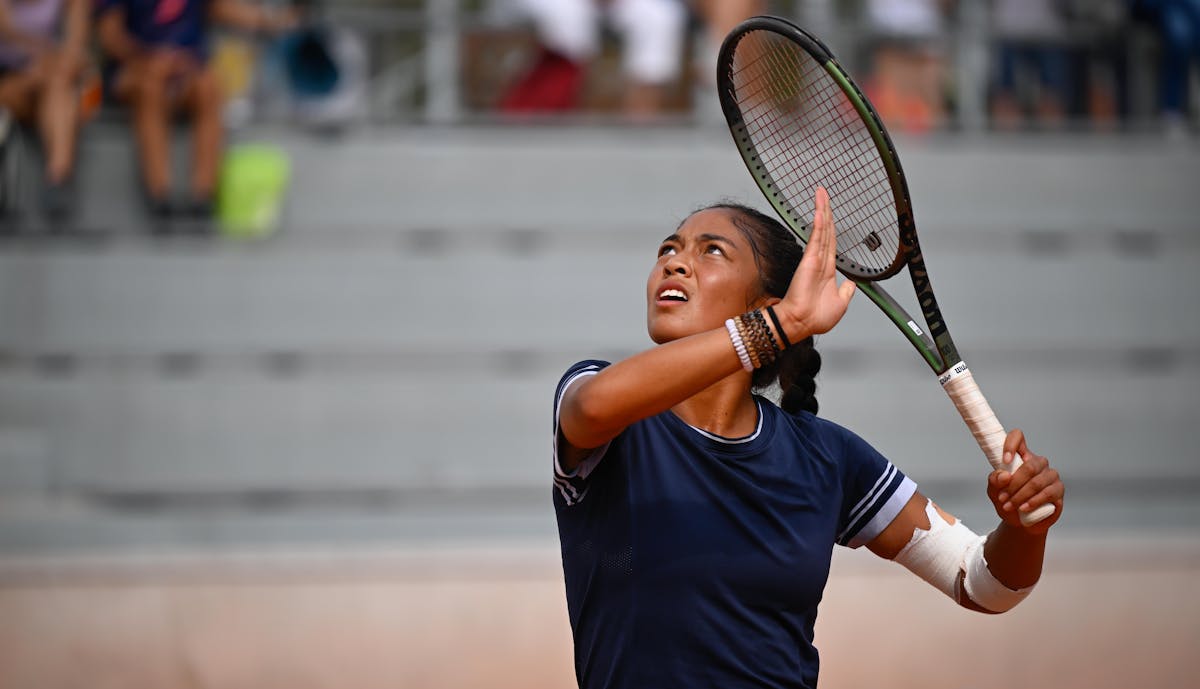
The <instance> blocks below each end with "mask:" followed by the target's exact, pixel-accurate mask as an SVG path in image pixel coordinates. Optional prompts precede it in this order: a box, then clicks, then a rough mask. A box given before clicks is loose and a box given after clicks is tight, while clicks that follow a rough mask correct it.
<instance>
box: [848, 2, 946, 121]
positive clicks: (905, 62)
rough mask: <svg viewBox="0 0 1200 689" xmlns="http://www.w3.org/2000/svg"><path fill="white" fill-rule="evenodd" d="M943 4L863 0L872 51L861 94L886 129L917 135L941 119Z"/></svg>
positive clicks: (942, 105)
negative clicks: (872, 45) (867, 99)
mask: <svg viewBox="0 0 1200 689" xmlns="http://www.w3.org/2000/svg"><path fill="white" fill-rule="evenodd" d="M949 4H950V2H949V0H867V2H866V5H865V10H866V22H867V27H868V31H869V32H870V34H871V36H872V38H873V42H874V50H873V51H872V69H871V76H870V77H869V78H868V80H867V86H866V90H867V96H868V97H869V98H870V99H871V102H872V103H874V104H875V107H876V109H877V110H878V111H879V116H880V117H881V118H883V120H884V121H885V122H887V124H888V125H889V126H892V127H896V128H898V129H902V130H908V131H914V132H921V131H926V130H928V129H929V128H931V127H933V126H936V125H938V124H940V123H941V122H942V120H943V119H944V117H945V91H944V89H945V75H944V72H945V69H944V62H945V60H944V47H943V45H942V44H943V41H944V36H945V26H944V24H945V16H944V15H945V10H946V9H947V6H948V5H949Z"/></svg>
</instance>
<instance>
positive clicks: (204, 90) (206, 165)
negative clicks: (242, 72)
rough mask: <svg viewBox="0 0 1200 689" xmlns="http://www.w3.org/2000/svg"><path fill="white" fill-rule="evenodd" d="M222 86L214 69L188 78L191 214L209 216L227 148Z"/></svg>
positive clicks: (185, 97) (184, 96) (185, 95)
mask: <svg viewBox="0 0 1200 689" xmlns="http://www.w3.org/2000/svg"><path fill="white" fill-rule="evenodd" d="M222 101H223V97H222V93H221V85H220V83H219V82H218V80H217V76H216V73H215V72H214V71H213V69H212V67H211V66H207V65H206V66H204V67H202V68H200V69H199V70H198V71H196V72H194V73H193V74H191V75H190V76H189V77H188V80H187V83H186V85H185V87H184V89H183V92H182V105H183V107H184V109H185V110H186V111H187V112H188V113H189V115H190V116H191V119H192V178H191V190H190V198H189V200H188V209H187V210H188V212H189V213H191V214H193V215H203V216H207V215H209V214H210V213H211V210H212V200H213V194H214V192H215V191H216V188H217V171H218V167H219V166H220V161H221V151H222V149H223V147H224V133H225V130H224V128H223V127H222V124H221V107H222Z"/></svg>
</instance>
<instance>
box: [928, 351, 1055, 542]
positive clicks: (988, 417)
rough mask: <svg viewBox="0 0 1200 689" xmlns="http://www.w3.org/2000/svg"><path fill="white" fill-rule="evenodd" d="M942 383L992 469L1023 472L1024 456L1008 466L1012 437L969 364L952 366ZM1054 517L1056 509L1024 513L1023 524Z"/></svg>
mask: <svg viewBox="0 0 1200 689" xmlns="http://www.w3.org/2000/svg"><path fill="white" fill-rule="evenodd" d="M939 380H940V381H941V383H942V387H943V388H944V389H945V390H946V394H947V395H949V396H950V400H951V401H953V402H954V407H955V408H956V409H958V413H959V414H960V415H961V416H962V418H963V421H965V422H967V428H969V429H971V435H973V436H975V442H977V443H979V449H981V450H983V455H984V456H985V457H987V460H988V463H989V464H991V465H992V468H993V469H1003V470H1004V471H1007V472H1009V473H1013V472H1015V471H1016V470H1017V469H1019V468H1021V464H1022V461H1021V457H1020V455H1014V456H1013V461H1012V464H1005V463H1004V438H1005V436H1006V435H1008V434H1007V433H1005V431H1004V426H1001V425H1000V420H999V419H997V418H996V413H995V412H993V411H992V407H991V405H989V404H988V403H987V400H986V399H984V397H983V393H982V392H980V391H979V386H978V385H977V384H976V383H975V377H974V376H972V375H971V371H970V370H969V369H968V368H967V366H966V364H964V363H962V362H961V361H960V362H958V363H957V364H955V365H954V366H951V367H950V370H949V371H947V372H946V373H944V374H942V376H941V378H940V379H939ZM1052 514H1054V505H1042V506H1041V507H1039V508H1037V509H1036V510H1033V511H1032V512H1022V513H1020V517H1021V523H1022V524H1024V525H1026V526H1031V525H1033V524H1036V523H1038V522H1040V521H1042V520H1043V519H1045V518H1046V517H1049V516H1050V515H1052Z"/></svg>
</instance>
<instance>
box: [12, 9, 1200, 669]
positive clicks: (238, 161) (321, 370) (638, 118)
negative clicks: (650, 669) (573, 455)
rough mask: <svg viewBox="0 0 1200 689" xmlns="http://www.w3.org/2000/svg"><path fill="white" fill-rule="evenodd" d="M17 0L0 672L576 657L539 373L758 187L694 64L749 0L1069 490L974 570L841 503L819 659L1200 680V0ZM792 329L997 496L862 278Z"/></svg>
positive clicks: (958, 477)
mask: <svg viewBox="0 0 1200 689" xmlns="http://www.w3.org/2000/svg"><path fill="white" fill-rule="evenodd" d="M39 3H40V4H42V5H45V4H46V3H45V2H42V0H0V8H2V9H4V12H3V13H0V105H3V107H4V110H3V111H0V134H2V136H0V139H2V140H3V143H2V145H0V156H2V158H0V162H2V165H0V209H2V211H3V214H2V216H0V688H2V689H47V688H49V689H57V688H59V687H62V688H66V687H77V686H81V685H83V684H87V685H88V686H91V687H95V688H105V687H112V688H124V687H129V688H135V689H142V688H150V687H197V688H210V687H211V688H239V689H240V688H243V687H245V688H247V689H248V688H251V687H253V688H255V689H262V688H271V687H288V688H289V689H297V688H306V687H313V688H324V687H339V688H354V689H359V688H373V687H439V688H440V687H488V688H491V687H496V688H500V687H522V688H529V689H532V688H539V689H540V688H543V687H544V688H546V689H550V688H558V687H570V686H574V679H573V669H572V667H573V666H572V656H571V652H572V651H571V641H570V629H569V626H568V624H567V618H566V606H565V602H564V599H563V584H562V574H561V568H560V561H559V559H558V551H557V538H556V532H555V525H554V515H553V510H552V507H551V502H550V495H551V487H550V480H549V477H550V431H551V396H552V394H553V393H552V391H553V389H554V385H555V383H556V382H557V380H558V378H559V376H560V375H561V373H562V372H563V371H564V370H565V369H566V367H567V366H569V365H570V364H571V363H573V362H575V361H577V360H580V359H584V358H592V357H596V358H608V359H616V358H619V357H623V356H626V355H628V354H630V353H632V352H635V351H638V350H640V349H643V348H645V347H647V346H649V344H650V343H649V340H648V338H647V337H646V335H645V332H644V313H645V312H644V309H645V305H644V295H643V290H644V285H645V276H646V274H647V271H648V270H649V268H650V266H651V264H652V262H653V260H654V252H655V250H656V248H657V245H658V242H659V241H660V240H661V238H662V237H663V236H665V235H666V234H668V233H669V232H670V231H671V230H672V229H673V228H674V227H675V225H676V224H677V223H678V222H679V221H680V220H682V219H683V218H684V217H685V216H686V215H687V214H688V213H689V212H690V211H692V210H694V209H695V208H697V207H699V206H701V205H703V204H706V203H709V202H713V201H716V200H718V199H726V198H728V199H734V200H739V201H743V202H746V203H750V204H751V205H754V206H757V207H760V208H766V205H765V203H763V202H762V200H761V198H760V195H759V193H758V191H757V189H756V188H755V187H754V186H753V184H752V183H751V180H750V177H749V175H748V174H747V173H746V171H745V169H744V166H743V165H742V163H741V161H740V158H739V156H738V154H737V153H736V151H735V149H734V147H733V146H732V143H731V141H730V139H729V134H728V132H727V130H726V128H725V126H724V122H723V118H722V116H721V114H720V111H719V108H718V106H717V102H716V95H715V84H714V81H715V79H714V71H715V55H716V50H717V45H718V44H719V40H720V38H721V37H723V36H724V35H725V33H726V32H728V30H729V29H730V28H731V27H732V26H733V25H735V24H736V23H737V22H738V21H740V20H741V19H742V18H744V17H746V16H749V15H750V14H754V13H760V12H770V13H773V14H778V15H781V16H785V17H789V18H792V19H794V20H795V21H797V22H798V23H800V24H801V25H802V26H805V27H806V28H809V29H810V30H812V31H813V32H815V33H816V34H817V35H819V36H821V37H822V38H823V39H824V40H825V42H826V43H827V44H828V45H829V46H830V47H831V48H832V50H833V51H834V52H835V54H837V55H838V56H839V57H840V59H841V61H842V62H843V63H844V64H845V65H846V66H847V68H848V69H849V71H850V72H851V74H853V75H855V77H856V79H857V80H858V81H859V82H860V83H861V84H862V85H863V87H864V89H865V90H866V91H867V92H868V94H869V95H870V97H871V98H872V99H873V101H874V102H875V104H876V106H877V107H878V109H879V110H880V112H881V114H882V116H883V117H884V118H885V119H886V120H887V121H888V123H889V126H890V128H891V130H892V132H893V136H894V138H895V139H896V143H897V147H898V149H899V152H900V156H901V159H902V160H903V163H904V166H905V169H906V171H907V174H908V177H909V184H910V187H911V192H912V197H913V204H914V209H915V215H916V218H917V224H918V226H919V227H920V231H921V235H922V237H923V240H924V241H923V244H924V245H925V251H926V259H927V261H928V263H929V265H930V272H931V276H932V278H933V280H934V284H935V286H936V289H937V293H938V296H939V299H940V301H941V304H942V307H943V309H944V310H945V312H946V313H947V315H948V319H949V323H950V324H951V325H952V329H953V332H954V334H955V337H956V340H957V341H958V343H959V345H960V348H961V349H962V350H963V352H964V353H965V354H966V357H967V361H968V363H969V364H970V365H971V368H972V370H973V371H974V373H975V375H976V378H977V380H978V381H979V382H980V384H981V386H982V388H983V389H984V391H985V392H986V393H987V394H988V396H989V399H990V401H991V402H992V405H993V407H994V408H995V409H996V411H997V413H998V415H999V416H1000V418H1001V420H1002V421H1003V422H1004V423H1005V424H1007V425H1009V426H1010V427H1014V426H1016V427H1021V428H1023V429H1024V430H1025V431H1026V433H1027V435H1028V436H1029V439H1030V444H1031V446H1032V447H1033V448H1034V449H1035V450H1037V451H1038V452H1040V453H1042V454H1045V455H1047V456H1049V457H1050V458H1051V461H1052V462H1053V463H1054V464H1055V465H1057V467H1058V468H1059V469H1060V470H1061V471H1062V473H1063V475H1064V477H1065V481H1066V485H1067V489H1068V495H1067V503H1066V510H1065V515H1064V517H1063V520H1062V521H1061V522H1060V523H1059V524H1058V525H1057V526H1056V527H1055V530H1054V532H1053V533H1052V536H1051V544H1050V546H1051V552H1050V554H1049V556H1048V560H1047V565H1046V574H1045V576H1044V579H1043V582H1042V583H1041V585H1040V586H1039V588H1038V590H1037V591H1036V592H1035V594H1034V595H1033V596H1032V598H1031V599H1030V600H1029V601H1028V602H1026V603H1025V604H1024V605H1023V606H1022V607H1020V608H1018V609H1016V610H1015V611H1013V612H1012V613H1010V614H1007V615H1004V616H999V617H988V616H980V615H974V614H971V613H967V612H966V611H963V610H961V609H958V608H956V607H955V606H954V605H953V604H951V603H950V602H949V601H947V600H945V599H944V597H943V596H941V594H939V593H937V592H936V591H934V590H932V589H931V588H930V587H928V586H927V585H926V584H924V583H923V582H921V581H919V580H917V579H916V578H915V577H913V576H912V575H910V574H909V573H907V572H906V571H904V570H902V569H901V568H899V567H897V566H895V565H892V564H890V563H885V562H881V561H878V560H877V559H876V558H874V557H873V556H871V555H870V554H869V553H865V552H849V551H844V550H842V549H839V552H837V553H836V554H835V557H834V567H833V573H832V575H831V580H830V584H829V587H828V589H827V592H826V599H825V603H824V605H823V606H822V613H821V619H820V622H819V624H818V636H817V644H818V647H819V648H820V649H821V651H822V654H823V658H824V662H823V667H822V670H823V672H822V686H823V687H832V688H834V689H836V688H838V687H863V686H886V687H922V688H928V687H945V688H947V689H960V688H961V689H981V688H990V687H1012V686H1023V687H1029V688H1041V687H1047V688H1048V687H1055V688H1063V687H1089V688H1091V689H1094V688H1097V687H1131V686H1132V687H1164V688H1165V687H1172V688H1174V687H1179V688H1183V687H1193V686H1195V679H1194V676H1193V673H1191V672H1188V668H1189V661H1191V660H1192V656H1193V655H1194V653H1195V649H1196V648H1198V647H1200V593H1197V591H1196V588H1195V583H1196V581H1197V577H1198V576H1200V501H1198V500H1197V498H1196V494H1197V492H1198V491H1200V461H1198V460H1200V457H1198V456H1197V454H1198V453H1197V451H1196V449H1195V446H1194V445H1193V444H1192V442H1191V440H1190V438H1191V437H1192V435H1193V433H1194V432H1195V429H1196V428H1197V427H1198V426H1200V325H1198V321H1200V319H1198V318H1197V316H1198V315H1200V314H1198V313H1197V307H1196V298H1197V296H1198V295H1200V277H1198V275H1200V271H1198V270H1197V269H1198V268H1200V220H1198V219H1197V218H1198V216H1200V193H1198V192H1200V183H1198V180H1200V126H1198V124H1200V93H1198V91H1200V88H1198V87H1200V69H1197V60H1198V58H1200V9H1198V6H1197V5H1198V3H1196V2H1194V1H1190V2H1188V1H1184V2H1172V1H1170V0H1158V1H1153V0H1144V1H1141V0H1139V1H1130V2H1126V1H1123V0H1112V1H1104V0H1092V1H1091V2H1085V1H1082V0H1079V1H1072V0H1058V1H1054V0H1045V1H1042V2H1037V1H1034V0H1007V1H1006V0H994V1H993V2H981V1H977V2H972V1H967V0H959V1H957V2H954V1H952V0H943V1H935V0H927V1H920V0H904V1H900V0H895V1H889V2H884V1H882V0H847V1H826V2H819V1H815V0H795V1H791V2H782V1H780V2H754V1H740V0H712V1H710V2H700V1H699V0H697V1H696V2H684V1H683V0H659V1H657V2H651V1H641V0H638V1H632V0H631V1H625V0H612V2H610V3H597V4H593V3H591V2H588V1H583V0H581V1H579V2H576V1H574V0H542V1H538V0H494V1H488V0H425V1H424V2H421V1H417V0H405V1H401V0H328V1H327V2H324V3H319V4H311V3H310V4H306V5H304V6H302V7H299V8H291V7H287V6H284V5H279V4H270V3H269V4H238V5H236V6H235V5H234V4H232V3H231V2H228V1H226V2H214V3H212V5H213V7H219V8H220V9H219V11H218V10H212V11H210V12H209V13H208V14H207V15H204V14H201V15H197V16H199V17H201V19H200V20H198V23H197V26H199V27H200V28H199V29H197V30H198V31H201V33H202V34H203V47H201V48H197V47H196V45H199V44H195V45H194V44H192V43H187V42H186V41H185V40H184V39H181V38H179V37H177V36H175V37H170V36H168V37H163V36H159V35H157V34H154V33H153V32H152V31H149V30H146V29H144V27H140V25H138V24H137V22H136V21H133V18H134V13H136V12H145V11H146V10H145V9H144V7H143V6H144V5H146V4H147V3H140V4H139V3H129V2H122V1H120V0H116V1H114V2H100V3H98V4H95V5H93V4H92V3H91V2H90V0H64V1H63V2H61V3H53V2H52V3H49V4H51V5H54V6H55V7H56V8H57V9H55V12H56V13H57V14H53V13H52V14H53V17H51V15H50V14H47V15H46V18H49V19H48V21H49V23H47V21H41V23H38V21H34V20H33V19H30V17H32V16H33V14H36V13H33V10H32V9H30V8H32V7H33V6H34V5H38V4H39ZM189 3H190V0H189V1H188V2H184V3H182V6H186V7H190V6H191V5H190V4H189ZM165 5H171V3H160V4H159V5H158V7H159V9H158V10H155V11H156V12H159V13H161V12H167V11H176V10H177V9H178V8H176V9H175V10H168V9H162V7H163V6H165ZM175 5H179V3H175ZM79 7H82V9H79ZM114 12H124V13H125V15H124V22H122V21H119V20H112V19H111V17H113V16H116V17H118V18H120V17H122V15H121V14H115V15H114V14H113V13H114ZM31 13H33V14H31ZM155 17H156V18H157V19H156V21H158V20H159V19H161V17H160V16H159V15H157V14H156V15H155ZM106 18H108V19H106ZM23 22H24V23H23ZM55 22H58V23H55ZM160 23H161V22H160ZM47 26H49V27H51V28H49V29H47V28H46V27H47ZM122 26H124V27H125V30H124V31H122V30H121V27H122ZM89 27H90V28H89ZM143 34H144V35H143ZM189 35H190V34H189ZM188 40H191V39H188ZM139 41H141V43H140V44H139ZM172 41H175V43H172ZM161 42H165V43H166V44H169V45H178V46H181V47H179V50H178V51H177V52H178V53H179V54H181V55H184V57H179V58H178V59H175V58H172V60H164V61H162V62H161V64H160V63H159V62H153V61H152V60H149V59H147V61H145V62H139V60H142V59H143V58H144V57H145V55H146V54H147V53H146V52H145V51H139V50H137V49H136V48H137V46H138V45H149V44H150V43H154V44H155V45H158V44H159V43H161ZM131 46H132V48H131ZM172 50H174V48H172ZM189 51H190V52H189ZM166 52H170V51H167V50H164V51H160V52H159V53H155V54H165V53H166ZM172 54H175V53H172ZM6 55H7V57H6ZM125 79H128V80H125ZM168 106H173V107H168ZM164 180H166V181H164ZM836 201H837V199H836V198H835V199H834V203H835V209H836ZM899 279H901V280H903V279H904V278H903V277H900V278H899ZM906 291H911V290H908V289H907V287H906V286H904V285H903V284H900V285H897V287H896V289H894V290H893V292H894V293H896V294H897V295H900V294H902V293H904V292H906ZM818 346H819V348H820V350H821V351H822V354H823V355H824V357H825V362H826V363H825V366H824V368H823V370H822V373H821V376H820V377H819V378H818V385H819V390H818V395H819V399H820V402H821V410H822V414H823V415H825V416H827V417H829V418H831V419H833V420H835V421H837V422H839V423H842V424H844V425H846V426H849V427H850V428H852V429H853V430H855V431H857V432H858V433H859V434H861V435H863V436H864V437H866V438H868V439H869V440H870V441H871V442H872V443H873V444H875V445H876V447H878V448H879V449H880V450H881V451H883V452H884V454H886V455H887V456H889V457H890V458H891V459H892V460H893V461H894V462H895V463H896V464H898V465H899V466H900V467H901V468H902V469H903V470H904V471H905V472H906V473H908V474H909V475H910V476H912V477H913V478H914V479H915V480H916V481H917V482H918V483H919V484H920V485H921V486H922V489H923V490H924V491H925V492H926V493H927V494H929V495H930V496H932V497H933V498H934V499H935V500H937V501H938V502H939V503H941V504H942V505H944V506H945V507H947V508H948V509H949V510H950V511H952V512H954V513H956V514H958V515H960V516H962V517H963V518H964V519H965V520H966V522H967V523H968V524H969V525H971V526H972V527H973V528H974V529H975V530H977V531H981V532H982V531H987V530H989V529H990V528H992V525H993V524H994V523H995V517H994V515H991V516H989V503H988V501H987V498H986V496H985V494H984V487H985V478H984V477H985V475H986V470H987V469H986V465H985V462H984V461H983V459H982V457H981V456H980V454H979V450H978V448H977V447H976V446H975V444H974V442H973V441H972V439H971V437H970V435H969V433H968V432H967V431H966V429H965V427H963V426H962V425H961V422H960V421H959V420H958V418H957V416H956V415H955V413H954V411H953V407H952V406H951V404H950V403H949V401H948V400H946V399H945V397H944V395H943V393H942V392H941V391H940V390H939V388H938V386H937V385H936V384H935V382H934V380H933V379H932V376H930V374H929V371H928V369H927V368H926V367H925V365H924V364H923V363H922V362H921V361H920V359H919V358H918V357H917V356H916V355H915V353H914V352H913V351H912V350H911V348H910V347H908V346H906V345H905V344H904V342H903V341H902V340H901V339H900V337H899V336H898V335H897V333H895V332H892V331H891V326H889V325H887V321H886V320H885V319H884V318H883V317H882V315H881V314H879V313H877V312H876V311H875V309H874V307H873V306H871V305H870V304H869V303H868V302H867V301H866V300H865V299H860V300H856V302H855V303H854V304H852V306H851V310H850V313H849V314H848V316H847V318H846V320H845V321H844V322H843V324H842V325H840V326H839V328H838V329H837V330H835V331H834V332H832V333H830V334H829V335H827V336H825V337H823V338H821V339H820V341H819V342H818Z"/></svg>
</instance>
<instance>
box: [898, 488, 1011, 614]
mask: <svg viewBox="0 0 1200 689" xmlns="http://www.w3.org/2000/svg"><path fill="white" fill-rule="evenodd" d="M925 514H927V515H928V516H929V530H928V531H926V530H924V529H914V530H913V536H912V540H911V541H909V542H908V545H906V546H904V549H903V550H901V551H900V552H899V553H898V554H897V555H896V558H895V561H896V562H898V563H900V564H901V565H904V567H906V568H907V569H908V570H909V571H910V572H912V573H913V574H916V575H917V576H919V577H921V578H922V579H924V580H925V581H927V582H929V583H930V584H931V585H933V587H934V588H936V589H938V590H939V591H941V592H942V593H944V594H946V595H947V596H950V597H951V598H953V599H954V600H955V601H956V602H961V601H960V600H959V596H958V576H959V573H960V572H965V573H966V575H965V577H964V581H963V588H965V589H966V592H967V596H969V597H970V599H971V600H972V601H974V602H975V604H976V605H978V606H979V607H981V608H985V609H987V610H990V611H992V612H1004V611H1006V610H1008V609H1010V608H1012V607H1014V606H1015V605H1016V604H1017V603H1020V602H1021V601H1022V600H1023V599H1024V598H1025V596H1027V595H1029V592H1030V591H1032V590H1033V587H1032V586H1030V587H1029V588H1024V589H1021V590H1019V591H1014V590H1012V589H1010V588H1008V587H1007V586H1005V585H1004V584H1002V583H1001V582H1000V581H999V580H997V579H996V577H995V576H993V575H992V573H991V571H990V570H988V568H987V561H986V560H985V559H984V557H983V544H984V542H985V541H986V540H987V539H986V538H984V537H983V536H980V535H978V534H976V533H975V532H973V531H971V530H970V529H968V528H967V527H966V526H964V525H963V523H962V522H961V521H955V522H954V525H953V526H951V525H950V524H948V523H947V522H946V520H945V519H943V518H942V515H941V513H939V512H938V511H937V508H935V507H934V506H933V503H932V502H929V503H928V504H926V505H925Z"/></svg>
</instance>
